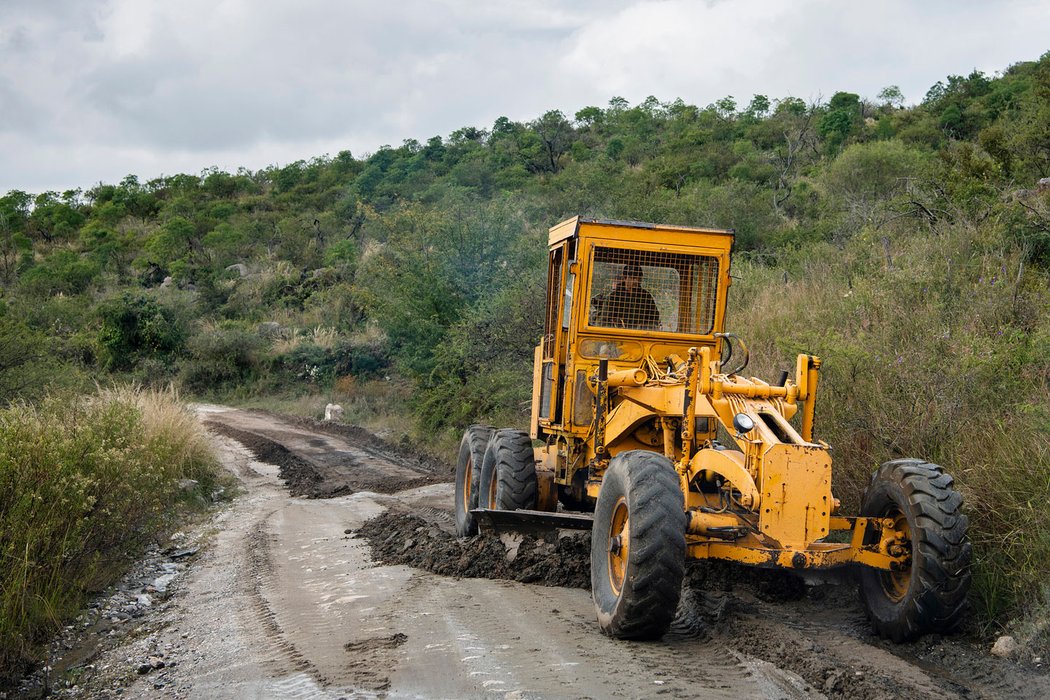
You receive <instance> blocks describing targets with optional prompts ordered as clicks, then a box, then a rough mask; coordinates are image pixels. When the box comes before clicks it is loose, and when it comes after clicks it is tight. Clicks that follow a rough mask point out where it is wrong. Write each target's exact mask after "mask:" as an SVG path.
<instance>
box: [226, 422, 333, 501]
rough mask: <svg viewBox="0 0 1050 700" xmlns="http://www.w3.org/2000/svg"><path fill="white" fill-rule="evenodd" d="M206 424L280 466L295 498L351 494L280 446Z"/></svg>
mask: <svg viewBox="0 0 1050 700" xmlns="http://www.w3.org/2000/svg"><path fill="white" fill-rule="evenodd" d="M205 425H206V426H207V427H208V430H212V431H214V432H216V433H219V434H220V435H225V436H226V437H229V438H233V439H234V440H236V441H237V442H239V443H241V444H242V445H244V446H245V448H247V449H248V451H249V452H251V453H252V455H253V456H254V457H255V458H256V459H257V460H259V461H260V462H266V463H267V464H275V465H277V467H278V468H279V469H280V471H279V472H278V473H279V474H280V477H281V478H282V479H284V482H285V484H286V485H287V486H288V491H289V492H290V493H291V494H292V495H293V496H309V497H310V498H331V497H332V496H340V495H343V494H347V493H350V488H349V487H348V486H347V485H346V484H334V485H326V484H324V481H325V480H324V478H323V477H322V476H321V474H320V473H319V472H318V471H317V469H315V468H314V467H313V465H311V464H309V463H308V462H306V461H305V460H303V459H301V458H299V457H297V456H296V455H295V454H294V453H293V452H291V451H290V450H289V449H288V448H286V447H285V446H284V445H281V444H280V443H277V442H274V441H273V440H268V439H266V438H264V437H262V436H261V435H256V434H255V433H249V432H248V431H246V430H238V429H237V428H234V427H231V426H229V425H226V424H225V423H220V422H218V421H205Z"/></svg>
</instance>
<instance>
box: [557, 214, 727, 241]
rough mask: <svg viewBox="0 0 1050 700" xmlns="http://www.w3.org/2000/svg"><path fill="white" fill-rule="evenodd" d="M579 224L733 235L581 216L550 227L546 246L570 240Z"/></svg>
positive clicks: (723, 233)
mask: <svg viewBox="0 0 1050 700" xmlns="http://www.w3.org/2000/svg"><path fill="white" fill-rule="evenodd" d="M580 224H595V225H598V226H615V227H619V228H629V229H635V230H638V229H647V230H651V231H654V232H655V231H669V232H671V231H673V232H675V233H705V234H722V235H728V236H732V235H733V234H734V231H733V229H724V228H700V227H698V226H675V225H669V224H650V223H647V222H644V221H618V220H616V219H595V218H589V217H583V216H574V217H572V218H571V219H566V220H565V221H562V222H561V223H560V224H555V225H554V226H551V227H550V230H549V236H548V239H547V244H548V245H554V244H555V243H558V242H559V241H563V240H565V239H566V238H571V237H572V236H574V235H576V234H577V233H578V232H579V230H580Z"/></svg>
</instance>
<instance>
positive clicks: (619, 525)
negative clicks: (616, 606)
mask: <svg viewBox="0 0 1050 700" xmlns="http://www.w3.org/2000/svg"><path fill="white" fill-rule="evenodd" d="M630 552H631V532H630V511H629V510H628V508H627V500H626V499H624V498H623V497H622V496H621V497H620V499H619V500H617V501H616V505H614V506H613V514H612V520H611V522H610V525H609V571H608V574H609V585H610V586H611V587H612V589H613V592H614V593H615V594H616V595H620V590H621V589H622V588H623V581H624V578H625V577H626V575H627V560H628V557H629V555H630Z"/></svg>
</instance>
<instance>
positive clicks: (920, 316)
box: [729, 224, 1050, 631]
mask: <svg viewBox="0 0 1050 700" xmlns="http://www.w3.org/2000/svg"><path fill="white" fill-rule="evenodd" d="M1008 233H1009V232H1008V231H1007V230H1005V229H998V228H996V227H995V226H994V225H990V224H989V225H985V226H983V227H981V228H980V229H978V228H975V227H968V226H966V225H964V224H956V225H954V226H949V225H941V226H939V227H936V228H935V229H934V230H933V231H930V232H922V233H911V232H909V231H908V230H905V229H903V228H902V229H898V230H887V229H882V230H880V231H878V232H876V231H870V230H869V231H862V232H861V233H860V234H859V235H857V236H856V237H855V238H854V239H852V240H849V241H847V242H846V243H844V244H843V245H841V246H832V245H825V244H820V245H812V246H809V247H806V248H804V249H802V250H799V251H796V252H794V253H787V254H784V255H782V256H781V258H780V259H779V261H778V263H777V264H776V265H758V264H749V263H747V262H746V261H742V262H741V263H740V264H737V265H736V266H735V267H734V275H738V276H739V277H740V280H739V281H736V282H735V284H734V286H733V288H732V291H731V299H730V312H729V313H730V317H729V327H730V330H733V331H734V332H737V333H739V334H740V335H741V336H742V337H744V338H745V339H746V340H748V341H749V343H750V346H751V356H752V358H753V359H754V362H753V363H752V366H751V367H750V368H749V369H748V373H753V374H755V375H756V376H759V377H765V378H767V379H768V378H770V377H775V376H778V373H779V370H781V369H788V368H790V367H793V366H794V356H795V354H797V353H799V352H810V353H813V354H816V355H819V356H820V357H822V358H823V360H824V364H823V367H822V371H821V379H820V386H819V389H818V399H817V416H816V435H817V437H819V438H821V439H824V440H826V441H827V442H829V443H830V444H831V445H832V446H833V447H834V453H833V458H834V460H835V468H834V480H835V484H834V487H835V492H836V495H837V496H838V497H839V498H841V499H842V502H843V511H844V512H846V513H849V512H856V508H857V507H858V505H859V500H860V496H861V494H862V493H863V491H864V487H865V486H866V485H867V483H868V480H869V478H870V475H871V473H872V472H873V471H874V470H875V469H876V467H877V466H878V465H879V464H880V463H881V462H883V461H886V460H889V459H894V458H897V457H919V458H923V459H927V460H929V461H932V462H936V463H939V464H941V465H942V466H943V467H944V468H945V469H946V470H947V471H948V472H949V473H951V474H952V475H953V476H954V477H955V483H956V487H957V488H958V489H959V490H960V492H961V493H962V494H963V497H964V499H965V504H964V509H965V512H967V514H968V515H969V518H970V537H971V540H972V542H973V546H974V558H973V575H974V586H973V591H972V596H971V599H972V603H973V605H974V608H975V611H976V613H977V618H976V619H977V622H978V623H979V624H980V625H982V626H984V627H986V631H987V630H990V629H992V628H994V627H996V626H998V625H999V624H1001V623H1004V622H1005V621H1007V620H1008V619H1010V618H1014V617H1017V616H1018V615H1019V614H1024V613H1026V612H1030V611H1032V610H1034V609H1036V608H1038V607H1039V606H1041V605H1045V604H1046V601H1047V596H1048V591H1047V583H1046V580H1045V579H1046V571H1047V568H1046V562H1048V561H1050V290H1048V287H1047V280H1046V275H1045V273H1044V272H1042V271H1040V270H1039V269H1038V268H1035V269H1032V268H1030V267H1028V266H1026V265H1025V264H1024V262H1023V256H1022V251H1021V248H1020V246H1018V245H1016V244H1014V243H1012V242H1011V241H1010V240H1009V235H1008Z"/></svg>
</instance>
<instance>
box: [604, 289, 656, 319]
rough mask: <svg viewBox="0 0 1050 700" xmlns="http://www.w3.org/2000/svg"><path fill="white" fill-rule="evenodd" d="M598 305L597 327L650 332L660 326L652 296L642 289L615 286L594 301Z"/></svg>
mask: <svg viewBox="0 0 1050 700" xmlns="http://www.w3.org/2000/svg"><path fill="white" fill-rule="evenodd" d="M595 302H597V303H598V305H599V306H598V325H600V326H612V327H616V328H641V329H646V330H652V329H655V328H658V327H659V326H660V311H659V310H658V309H657V308H656V302H655V301H653V295H652V294H650V293H649V292H648V291H647V290H645V289H643V288H642V287H635V288H634V289H633V290H630V289H627V288H626V287H625V286H623V285H620V284H618V285H616V287H615V288H613V290H612V291H610V292H608V293H607V294H603V295H602V296H601V297H598V298H596V299H595Z"/></svg>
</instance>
